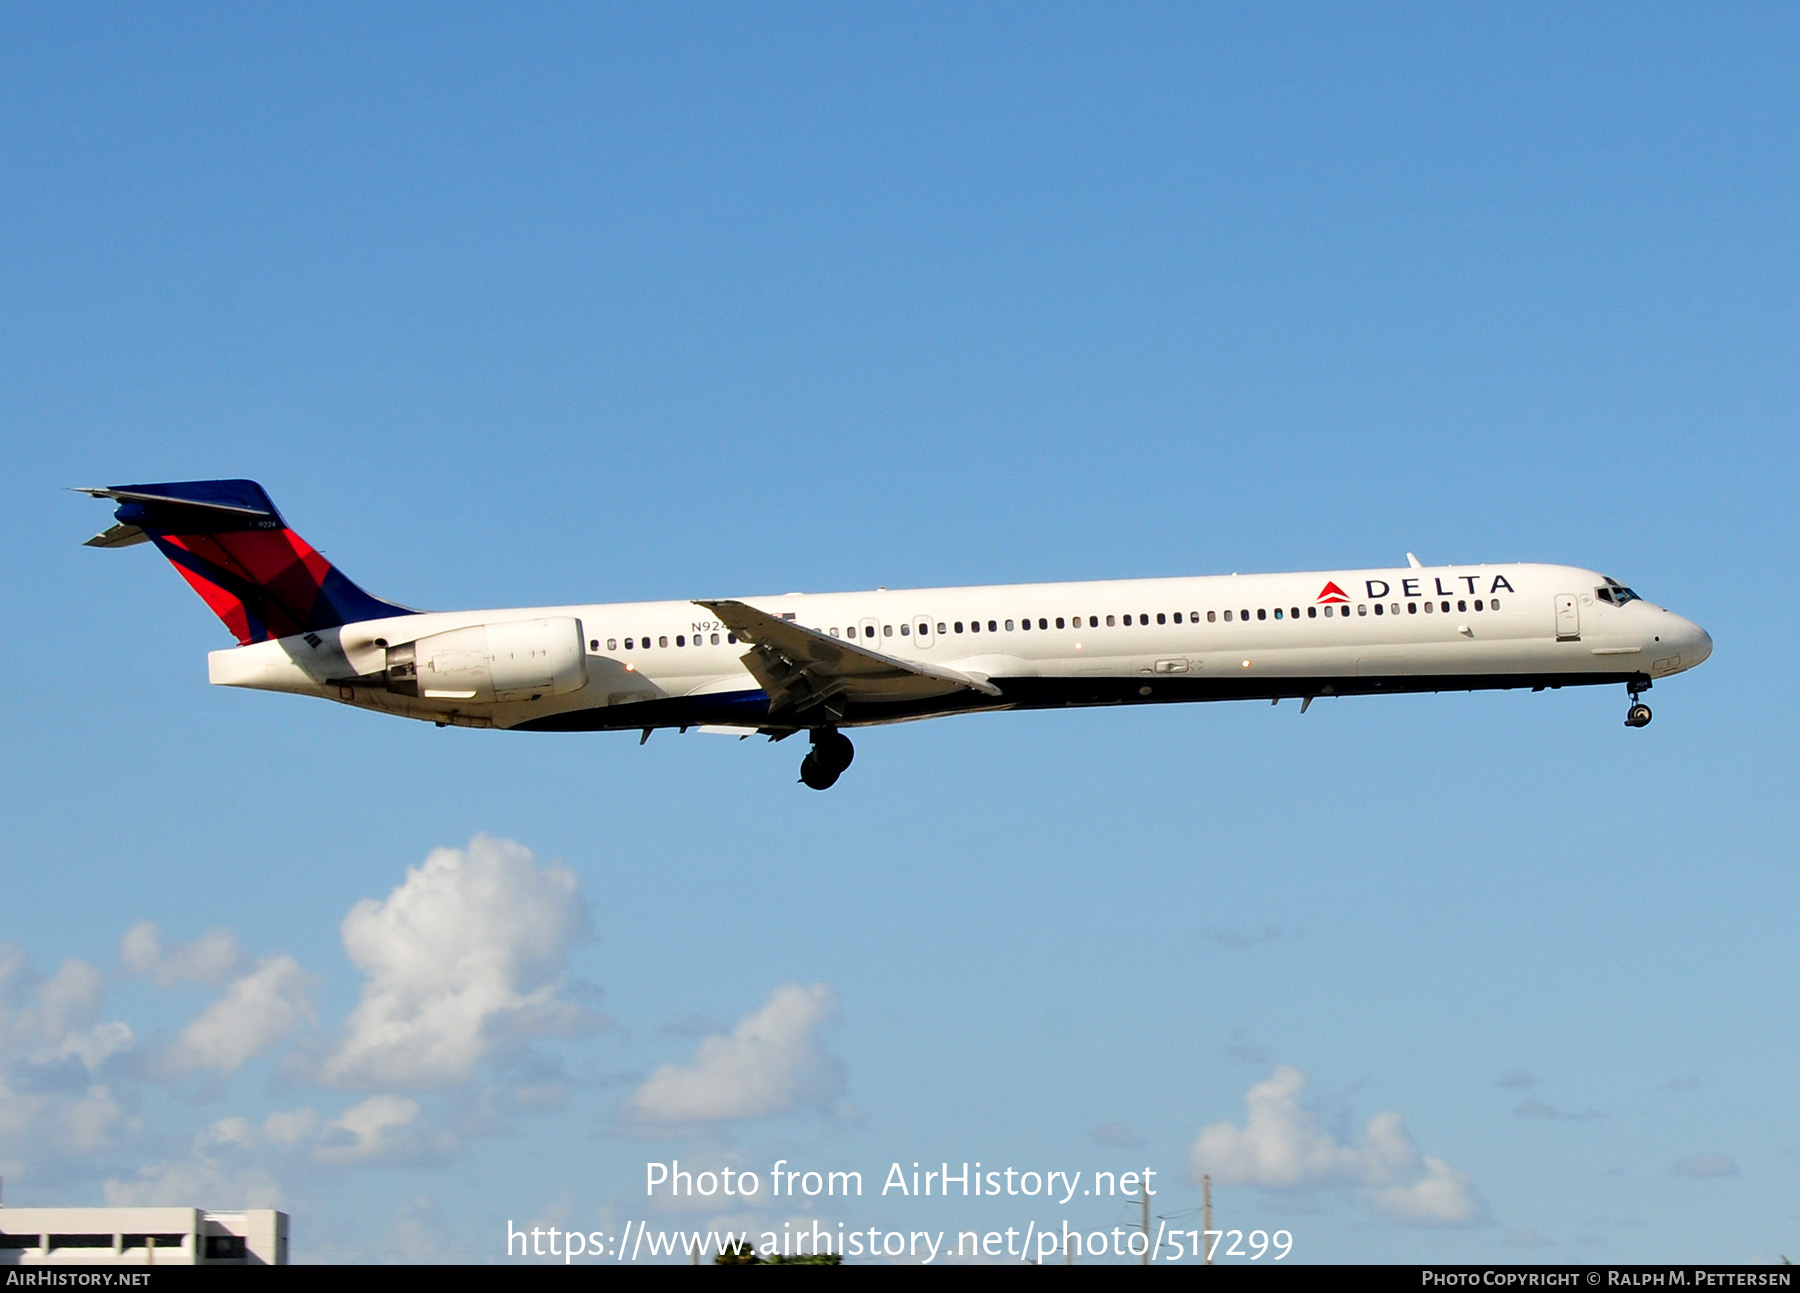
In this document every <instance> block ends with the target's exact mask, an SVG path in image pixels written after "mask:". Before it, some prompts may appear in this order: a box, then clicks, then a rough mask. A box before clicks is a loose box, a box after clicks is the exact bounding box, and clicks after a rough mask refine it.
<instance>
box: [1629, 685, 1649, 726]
mask: <svg viewBox="0 0 1800 1293" xmlns="http://www.w3.org/2000/svg"><path fill="white" fill-rule="evenodd" d="M1625 690H1626V691H1627V692H1629V693H1630V694H1631V708H1630V709H1628V710H1626V711H1625V726H1626V727H1649V726H1650V706H1648V705H1646V704H1644V702H1643V701H1641V700H1639V699H1638V697H1639V696H1640V695H1642V694H1643V693H1644V692H1646V691H1649V690H1650V680H1649V679H1648V678H1645V679H1642V680H1641V681H1640V680H1634V681H1632V682H1628V683H1626V684H1625Z"/></svg>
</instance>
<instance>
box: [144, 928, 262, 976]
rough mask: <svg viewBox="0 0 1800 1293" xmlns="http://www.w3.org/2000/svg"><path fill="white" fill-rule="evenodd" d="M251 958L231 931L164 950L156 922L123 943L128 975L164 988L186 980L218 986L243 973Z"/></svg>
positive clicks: (209, 933) (210, 933) (218, 931)
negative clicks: (152, 980) (154, 981)
mask: <svg viewBox="0 0 1800 1293" xmlns="http://www.w3.org/2000/svg"><path fill="white" fill-rule="evenodd" d="M248 959H249V958H247V957H246V956H245V955H244V950H243V948H241V947H239V946H238V941H237V936H236V935H235V934H233V933H232V932H231V931H230V930H228V929H214V930H208V931H207V932H206V933H204V934H202V935H201V936H200V937H199V938H196V939H195V940H194V941H193V942H191V943H178V944H176V945H175V946H174V947H172V948H168V949H164V947H163V945H162V934H161V932H160V931H159V930H158V929H157V927H156V923H155V922H154V921H148V920H140V921H139V922H138V923H137V924H135V925H133V926H132V927H131V928H130V929H128V930H126V931H125V937H124V938H122V939H120V940H119V963H120V964H121V965H122V966H124V967H125V970H126V972H127V973H130V974H135V975H138V976H139V977H141V978H147V979H155V980H156V981H157V982H158V983H159V984H161V985H162V986H164V987H167V986H169V985H170V984H172V983H174V982H176V981H177V980H183V979H185V980H186V981H188V982H189V983H199V984H203V985H204V986H206V987H215V986H217V985H218V984H221V983H223V982H225V981H226V980H227V979H229V978H231V977H232V976H233V975H235V974H237V973H238V972H239V971H240V970H242V969H243V967H244V965H245V963H246V962H247V961H248Z"/></svg>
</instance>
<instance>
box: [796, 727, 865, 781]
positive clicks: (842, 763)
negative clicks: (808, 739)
mask: <svg viewBox="0 0 1800 1293" xmlns="http://www.w3.org/2000/svg"><path fill="white" fill-rule="evenodd" d="M855 757H856V747H855V746H854V745H851V744H850V738H849V737H847V736H845V735H844V734H843V733H842V732H840V731H838V730H837V729H836V728H835V727H815V728H813V729H812V750H811V752H810V753H808V754H807V756H806V757H805V758H804V759H802V760H800V780H801V781H803V782H805V783H806V784H807V785H808V786H810V787H812V788H813V789H814V790H830V789H831V788H832V787H833V786H834V785H836V784H837V779H838V778H839V777H841V776H843V775H844V769H845V768H847V767H849V766H850V760H852V759H854V758H855Z"/></svg>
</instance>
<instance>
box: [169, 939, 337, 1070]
mask: <svg viewBox="0 0 1800 1293" xmlns="http://www.w3.org/2000/svg"><path fill="white" fill-rule="evenodd" d="M310 986H311V980H310V976H308V974H307V973H306V971H304V970H302V969H301V968H300V963H299V962H298V961H296V960H294V958H293V957H291V956H271V957H269V958H268V959H266V960H264V961H262V962H261V963H259V964H258V965H257V967H256V968H255V969H253V970H251V971H250V972H249V973H248V974H245V975H243V976H241V977H240V978H238V979H237V980H236V981H235V982H233V983H232V985H231V986H230V987H229V988H228V989H226V991H225V995H224V996H222V997H220V998H219V999H218V1000H217V1001H215V1002H213V1003H212V1004H211V1005H210V1006H208V1007H207V1008H206V1009H205V1010H203V1011H201V1012H200V1014H199V1016H198V1017H197V1018H196V1019H194V1020H193V1022H191V1023H190V1024H188V1026H187V1027H186V1028H183V1029H182V1030H181V1034H180V1035H179V1036H178V1037H176V1039H175V1042H174V1044H173V1045H172V1046H170V1047H169V1049H168V1051H167V1053H166V1054H165V1055H164V1056H163V1059H162V1068H163V1070H164V1071H165V1072H167V1073H169V1074H171V1075H174V1076H180V1075H183V1074H187V1073H193V1072H197V1071H199V1070H200V1069H211V1070H212V1071H214V1072H215V1073H219V1074H221V1075H223V1074H228V1073H234V1072H236V1071H237V1069H238V1068H239V1067H241V1066H242V1065H243V1063H244V1062H245V1061H246V1060H248V1059H250V1058H251V1057H252V1056H254V1055H257V1054H259V1053H260V1052H262V1051H263V1050H265V1049H267V1048H268V1047H270V1046H273V1045H274V1044H275V1043H276V1042H279V1041H281V1040H282V1039H283V1038H285V1037H288V1036H289V1035H291V1034H292V1033H294V1032H295V1031H296V1030H297V1029H299V1028H301V1027H302V1026H303V1025H306V1024H311V1023H315V1022H317V1018H318V1017H317V1015H316V1014H315V1013H314V1011H313V1006H312V1002H311V1001H310V1000H308V997H307V990H308V988H309V987H310Z"/></svg>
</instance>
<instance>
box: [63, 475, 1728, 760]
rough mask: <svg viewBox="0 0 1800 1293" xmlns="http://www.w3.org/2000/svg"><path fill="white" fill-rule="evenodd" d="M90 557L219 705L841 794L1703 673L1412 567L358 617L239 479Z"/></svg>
mask: <svg viewBox="0 0 1800 1293" xmlns="http://www.w3.org/2000/svg"><path fill="white" fill-rule="evenodd" d="M78 492H80V493H85V494H89V495H91V496H93V497H95V498H102V499H107V500H110V501H112V502H116V503H117V504H118V505H119V506H118V509H117V511H116V512H115V513H114V521H115V524H114V525H113V526H112V527H111V528H110V529H108V530H106V531H104V532H103V533H101V534H97V535H95V536H94V537H93V538H92V539H89V540H88V544H89V546H92V547H100V548H118V547H126V546H129V545H132V544H136V543H142V542H145V541H149V542H151V543H154V544H155V545H156V546H157V548H158V549H160V550H161V551H162V554H163V555H164V556H165V557H167V558H168V559H169V560H170V562H172V563H173V564H174V566H175V568H176V569H177V570H179V571H180V572H181V575H182V577H183V578H184V579H186V580H187V582H188V583H189V584H190V585H191V586H192V587H193V588H194V590H195V591H196V592H198V593H199V594H200V596H201V597H202V598H203V599H205V601H206V603H207V605H208V606H210V607H211V608H212V610H213V612H214V613H215V614H217V615H218V617H219V618H220V619H221V620H223V621H224V622H225V625H226V627H227V628H229V629H230V630H231V632H232V634H233V635H234V636H235V637H236V638H237V642H238V645H237V646H235V647H232V648H228V649H225V650H220V651H213V652H211V653H210V654H209V655H208V657H207V670H208V677H209V679H210V681H211V682H212V683H214V684H216V685H219V686H226V687H249V688H255V689H258V690H262V691H280V692H292V693H295V694H298V695H304V696H322V697H324V698H326V699H328V700H336V701H339V702H341V703H343V704H347V705H355V706H358V707H360V708H363V709H372V710H377V711H379V712H381V713H386V714H397V715H400V716H402V717H405V718H415V719H421V720H424V721H427V722H431V723H435V724H437V725H438V726H439V727H445V726H452V725H454V726H460V727H491V728H503V729H506V730H508V731H527V732H530V731H537V732H569V731H637V732H640V733H641V734H642V735H641V737H640V744H641V743H642V742H643V741H647V740H649V738H650V733H651V732H652V731H654V730H656V729H658V728H666V727H677V728H680V729H681V730H682V731H684V732H685V731H687V730H688V729H689V728H690V727H695V728H700V729H701V730H705V731H727V732H735V733H737V734H739V735H742V736H748V735H751V734H757V733H760V734H762V735H764V736H767V737H769V738H771V739H774V740H782V739H784V738H786V737H788V736H792V735H794V734H795V733H798V732H805V733H807V735H808V738H809V742H810V748H809V750H808V752H807V754H806V756H805V758H804V759H803V760H802V762H801V765H800V780H801V782H802V783H804V784H805V785H807V786H810V787H811V788H812V789H814V790H825V789H829V788H830V787H831V786H832V785H833V784H834V783H835V782H836V781H837V779H838V778H839V777H840V776H841V775H842V774H843V772H844V771H845V769H847V768H848V767H849V766H850V762H851V760H852V759H853V758H854V757H855V749H854V747H853V746H852V744H851V742H850V739H849V738H848V737H847V736H845V735H844V729H846V728H858V727H874V726H879V725H882V724H886V723H900V722H907V721H910V720H915V719H924V718H937V717H941V716H946V715H951V714H968V713H979V712H986V711H996V710H1015V709H1059V708H1067V707H1077V706H1095V705H1142V704H1166V703H1174V702H1182V701H1215V700H1267V701H1270V702H1271V703H1277V704H1278V703H1279V702H1281V701H1282V700H1285V699H1297V700H1299V701H1300V712H1301V713H1305V712H1306V710H1307V708H1308V707H1309V706H1310V705H1311V704H1312V703H1313V701H1315V700H1317V699H1319V698H1321V697H1327V696H1329V697H1337V696H1359V695H1387V694H1393V693H1401V692H1424V691H1477V690H1488V689H1498V688H1516V687H1530V688H1531V689H1532V690H1533V691H1543V690H1545V689H1546V688H1549V689H1552V690H1554V689H1557V688H1561V687H1572V686H1592V685H1603V684H1619V683H1623V684H1624V686H1625V690H1626V693H1627V697H1628V708H1627V711H1626V717H1625V724H1626V726H1627V727H1634V728H1635V727H1643V726H1645V725H1646V724H1648V723H1649V722H1650V718H1651V714H1650V707H1649V706H1648V705H1646V704H1644V703H1643V701H1642V700H1641V699H1640V697H1641V695H1642V693H1643V692H1645V691H1647V690H1649V688H1650V686H1651V684H1652V682H1653V680H1655V679H1660V678H1665V677H1668V676H1669V675H1672V674H1676V673H1681V672H1684V671H1686V670H1688V669H1692V668H1693V667H1694V666H1696V665H1698V664H1700V663H1701V662H1702V661H1704V660H1705V659H1706V658H1707V657H1708V656H1709V655H1711V654H1712V638H1711V637H1709V636H1708V635H1707V633H1706V631H1705V630H1704V629H1702V628H1701V627H1700V626H1699V625H1698V624H1695V623H1694V622H1693V621H1692V620H1688V619H1684V618H1682V617H1681V616H1680V615H1676V614H1674V613H1673V612H1671V611H1668V610H1665V609H1663V608H1662V607H1660V606H1654V605H1652V604H1651V603H1649V602H1647V601H1645V600H1644V599H1643V598H1642V597H1640V596H1638V594H1637V593H1635V592H1633V591H1632V590H1631V589H1630V588H1629V587H1627V586H1625V585H1624V584H1621V583H1619V582H1618V581H1617V580H1615V579H1612V578H1610V577H1609V576H1606V575H1602V574H1599V573H1597V572H1595V571H1592V570H1584V569H1581V568H1579V567H1574V566H1558V565H1532V564H1511V565H1449V566H1426V565H1423V564H1421V563H1420V562H1419V560H1418V558H1417V557H1415V556H1413V555H1412V554H1411V553H1408V554H1407V563H1408V564H1407V566H1406V567H1405V568H1393V569H1373V570H1331V571H1317V572H1310V573H1298V574H1262V575H1237V574H1232V575H1214V576H1202V577H1195V578H1172V579H1126V580H1111V581H1102V582H1089V583H1053V584H1014V585H998V586H993V587H974V588H910V589H886V588H877V589H875V590H873V591H870V592H855V593H785V594H782V595H780V596H771V597H743V598H720V599H708V598H695V599H691V600H686V601H664V602H624V603H616V604H597V605H585V604H584V605H573V606H535V607H524V608H518V609H510V610H474V611H419V610H414V609H412V608H411V607H407V606H402V605H399V604H398V603H395V602H389V601H384V600H382V599H381V598H379V597H374V596H371V595H370V594H368V593H366V592H364V591H363V590H362V589H361V588H360V587H358V586H357V585H356V584H355V583H353V582H351V580H350V579H349V578H348V577H347V576H345V575H344V574H343V573H342V572H340V571H339V570H338V569H337V567H336V566H334V565H332V564H331V563H330V562H329V561H327V560H326V559H325V558H324V557H323V556H321V555H320V554H319V553H318V552H316V551H315V550H314V549H313V548H312V547H310V546H309V545H308V544H307V543H306V541H305V540H304V539H302V538H301V537H300V536H299V535H298V534H296V533H295V532H294V531H293V530H291V529H289V528H288V526H287V523H286V522H285V521H284V520H283V519H282V517H281V514H280V513H279V512H277V511H276V510H275V505H274V503H273V502H271V501H270V499H269V496H268V494H266V493H265V492H264V491H263V488H262V486H260V485H258V484H257V483H256V482H254V481H249V480H202V481H181V482H171V483H163V484H150V485H117V486H112V487H108V488H84V489H81V490H79V491H78Z"/></svg>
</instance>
